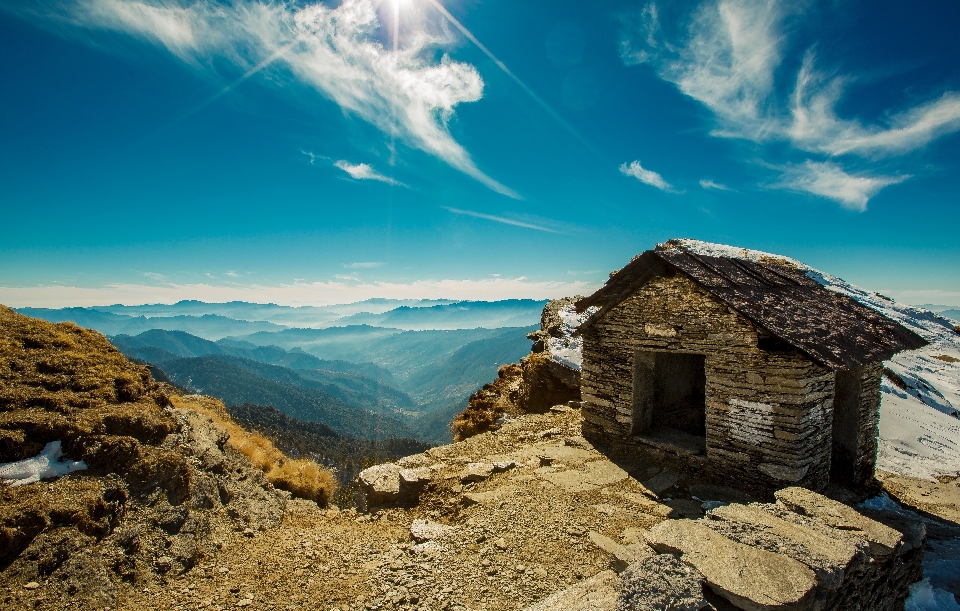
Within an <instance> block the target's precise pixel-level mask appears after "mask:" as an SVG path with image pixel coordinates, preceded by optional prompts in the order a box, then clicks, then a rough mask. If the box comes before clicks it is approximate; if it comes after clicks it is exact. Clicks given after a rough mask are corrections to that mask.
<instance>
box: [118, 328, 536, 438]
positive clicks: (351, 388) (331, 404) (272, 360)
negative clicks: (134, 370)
mask: <svg viewBox="0 0 960 611" xmlns="http://www.w3.org/2000/svg"><path fill="white" fill-rule="evenodd" d="M534 328H535V327H520V328H507V329H461V330H456V331H398V330H396V329H383V328H380V327H371V326H369V325H358V326H351V327H333V328H329V329H284V330H282V331H275V332H257V333H254V334H251V335H247V336H241V337H236V338H225V339H221V340H219V341H216V342H213V341H210V340H206V339H203V338H201V337H197V336H194V335H191V334H189V333H186V332H183V331H167V330H163V329H152V330H150V331H145V332H143V333H140V334H138V335H135V336H131V335H125V334H121V335H116V336H114V337H113V338H111V341H112V342H113V343H114V345H115V346H117V348H119V349H120V350H121V351H122V352H123V353H124V354H126V355H127V356H129V357H131V358H135V359H139V360H141V361H144V362H146V363H149V364H151V365H153V366H154V367H155V368H156V370H157V371H156V375H157V377H158V378H159V377H162V376H167V377H168V378H169V380H170V381H171V382H173V383H175V384H178V385H180V386H182V387H184V388H186V389H187V390H189V391H191V392H198V393H199V392H202V393H204V394H208V395H212V396H215V397H218V398H220V399H222V400H223V401H224V402H225V403H227V404H228V405H230V406H235V405H240V404H243V403H252V404H259V405H270V406H273V407H274V408H276V409H278V410H280V411H281V412H283V413H286V414H288V415H290V416H292V417H294V418H297V419H299V420H306V421H310V422H318V423H323V424H325V425H328V426H330V427H331V428H332V429H333V430H334V431H336V432H337V433H339V434H341V435H345V436H349V437H363V438H368V439H387V438H391V437H413V438H416V439H419V440H422V441H427V442H431V443H440V442H444V441H449V440H450V438H451V437H450V432H449V429H448V423H449V421H450V418H451V417H452V416H453V414H455V413H457V412H458V411H460V410H461V409H463V407H464V406H465V405H466V402H467V398H468V397H469V396H470V395H471V394H472V393H473V392H474V391H475V390H476V389H477V388H479V387H480V386H482V385H483V384H484V383H485V382H487V381H489V380H490V379H492V378H493V377H495V376H496V371H497V368H498V367H499V366H500V365H502V364H504V363H511V362H516V361H517V360H519V359H520V358H521V357H522V356H524V355H525V354H527V352H529V349H530V340H528V339H527V338H526V333H528V332H529V331H531V330H532V329H534ZM284 346H286V347H284ZM318 354H322V355H325V356H330V357H333V358H326V359H324V358H320V357H319V356H317V355H318ZM364 359H366V360H364Z"/></svg>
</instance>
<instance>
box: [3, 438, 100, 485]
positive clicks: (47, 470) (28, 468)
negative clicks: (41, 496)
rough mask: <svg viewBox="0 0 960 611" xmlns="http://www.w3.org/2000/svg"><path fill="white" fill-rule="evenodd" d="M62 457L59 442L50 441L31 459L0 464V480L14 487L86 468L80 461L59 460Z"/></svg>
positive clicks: (85, 464)
mask: <svg viewBox="0 0 960 611" xmlns="http://www.w3.org/2000/svg"><path fill="white" fill-rule="evenodd" d="M62 456H63V451H62V450H61V449H60V442H59V441H51V442H50V443H48V444H47V445H46V446H45V447H44V448H43V451H42V452H40V453H39V454H37V455H36V456H34V457H33V458H25V459H24V460H19V461H17V462H10V463H2V464H0V480H3V481H5V482H6V483H8V484H10V485H12V486H14V487H16V486H22V485H24V484H32V483H33V482H38V481H40V480H41V479H47V478H50V477H61V476H63V475H66V474H67V473H70V472H72V471H79V470H81V469H86V468H87V463H85V462H83V461H82V460H60V459H61V457H62Z"/></svg>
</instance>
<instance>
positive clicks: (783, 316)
mask: <svg viewBox="0 0 960 611" xmlns="http://www.w3.org/2000/svg"><path fill="white" fill-rule="evenodd" d="M671 269H672V270H676V271H678V272H680V273H683V274H684V275H686V276H687V277H689V278H690V279H691V280H693V281H694V282H696V283H697V284H698V285H700V286H701V287H703V288H704V289H705V290H706V291H707V292H709V293H710V294H711V295H713V296H715V297H716V298H718V299H720V300H721V301H723V302H724V303H726V304H727V305H728V306H730V307H731V308H733V309H734V310H736V311H737V312H739V313H740V314H742V315H743V316H745V317H746V318H748V319H750V320H751V321H753V322H754V323H755V324H757V325H759V326H760V327H762V328H764V329H766V330H767V331H769V332H770V333H771V334H772V335H774V336H776V337H778V338H780V339H781V340H783V341H785V342H787V343H788V344H790V345H791V346H793V347H794V348H796V349H797V350H800V351H801V352H803V353H805V354H806V355H808V356H809V357H810V358H811V359H812V360H814V361H816V362H817V363H820V364H821V365H823V366H825V367H828V368H830V369H834V370H836V369H848V368H851V367H858V366H861V365H866V364H868V363H873V362H876V361H882V360H886V359H889V358H890V357H891V356H893V355H894V354H896V353H897V352H900V351H901V350H913V349H916V348H921V347H923V346H925V345H927V341H926V340H925V339H923V338H922V337H920V336H919V335H917V334H916V333H914V332H913V331H910V330H909V329H907V328H906V327H904V326H902V325H901V324H899V323H897V322H896V321H894V320H891V319H889V318H887V317H886V316H884V315H882V314H880V313H879V312H877V311H875V310H872V309H870V308H868V307H866V306H864V305H862V304H860V303H859V302H857V301H856V300H854V299H851V298H850V297H847V296H846V295H842V294H840V293H837V292H834V291H830V290H828V289H826V288H824V287H823V286H821V285H820V284H819V283H817V282H816V281H814V280H812V279H811V278H808V277H807V276H806V274H804V272H803V271H801V270H799V269H796V268H794V267H791V266H788V265H783V264H782V263H777V262H769V263H767V262H755V261H747V260H743V259H736V258H732V257H708V256H702V255H697V254H694V253H691V252H687V251H685V250H683V249H679V248H677V249H672V250H665V249H664V250H661V249H658V250H650V251H647V252H645V253H643V254H642V255H640V256H639V257H637V258H635V259H634V260H633V261H632V262H631V263H630V264H629V265H627V266H626V267H624V268H623V269H622V270H620V271H619V272H618V273H617V274H616V275H614V276H613V277H612V278H611V279H610V280H609V281H607V283H606V284H605V285H604V286H603V287H602V288H601V289H600V290H599V291H597V292H596V293H594V294H593V295H591V296H589V297H587V298H585V299H583V300H581V301H579V302H578V303H577V310H579V311H581V312H582V311H583V310H585V309H586V308H588V307H590V306H599V307H600V311H599V312H597V313H596V314H594V315H593V316H592V317H591V318H590V319H588V320H587V322H586V323H584V325H583V326H582V327H581V329H586V328H588V327H589V326H592V324H593V323H595V322H596V321H597V320H599V319H602V318H603V316H604V315H605V314H606V313H607V312H609V311H610V310H611V309H612V308H613V307H614V306H615V305H616V304H618V303H620V302H621V301H623V300H624V299H626V298H627V297H628V296H630V295H631V294H633V293H634V292H636V291H637V290H638V289H640V287H642V286H643V285H644V284H646V283H647V282H648V281H649V280H650V279H652V278H654V277H656V276H661V275H663V274H664V273H668V270H671Z"/></svg>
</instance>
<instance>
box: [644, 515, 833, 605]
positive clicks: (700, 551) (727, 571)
mask: <svg viewBox="0 0 960 611" xmlns="http://www.w3.org/2000/svg"><path fill="white" fill-rule="evenodd" d="M646 538H647V543H649V544H650V546H651V547H653V548H654V549H655V550H657V551H658V552H660V553H671V554H682V557H681V559H682V560H683V562H685V563H687V564H689V565H691V566H693V567H694V568H695V569H697V570H698V571H699V572H700V573H701V574H703V576H704V578H705V579H706V582H707V584H708V585H709V586H710V589H711V590H713V591H714V592H716V593H717V594H718V595H720V596H722V597H723V598H726V599H727V600H729V601H730V602H731V603H733V604H734V605H736V606H738V607H740V608H741V609H744V610H745V611H773V610H779V611H804V610H806V609H809V608H810V606H811V605H812V603H813V599H814V590H815V588H816V586H817V580H816V576H815V575H814V573H813V571H811V570H810V569H809V568H808V567H806V566H804V565H803V564H801V563H800V562H797V561H796V560H794V559H792V558H788V557H786V556H782V555H780V554H774V553H772V552H768V551H765V550H761V549H756V548H753V547H750V546H747V545H743V544H740V543H737V542H735V541H732V540H730V539H728V538H727V537H724V536H723V535H721V534H719V533H716V532H714V531H713V530H711V529H709V528H707V527H706V526H704V525H702V524H698V523H697V522H694V521H691V520H667V521H665V522H660V523H659V524H657V525H656V526H654V527H653V528H652V529H651V530H650V532H649V533H647V535H646Z"/></svg>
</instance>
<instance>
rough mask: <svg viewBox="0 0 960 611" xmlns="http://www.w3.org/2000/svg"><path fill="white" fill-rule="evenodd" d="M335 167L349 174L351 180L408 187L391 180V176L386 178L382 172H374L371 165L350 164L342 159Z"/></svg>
mask: <svg viewBox="0 0 960 611" xmlns="http://www.w3.org/2000/svg"><path fill="white" fill-rule="evenodd" d="M333 165H335V166H337V167H338V168H340V169H341V170H343V171H344V172H346V173H347V174H349V175H350V177H351V178H355V179H356V180H379V181H380V182H385V183H387V184H390V185H396V186H398V187H406V186H407V185H405V184H403V183H402V182H400V181H398V180H394V179H393V178H390V177H389V176H384V175H383V174H381V173H380V172H378V171H376V170H374V169H373V167H372V166H371V165H369V164H366V163H350V162H349V161H343V160H342V159H341V160H340V161H337V162H336V163H334V164H333Z"/></svg>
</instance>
